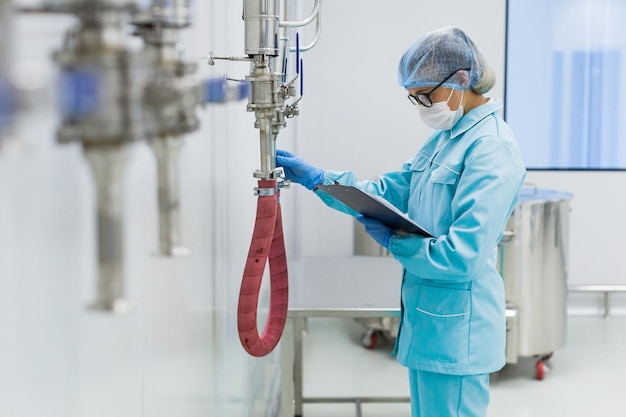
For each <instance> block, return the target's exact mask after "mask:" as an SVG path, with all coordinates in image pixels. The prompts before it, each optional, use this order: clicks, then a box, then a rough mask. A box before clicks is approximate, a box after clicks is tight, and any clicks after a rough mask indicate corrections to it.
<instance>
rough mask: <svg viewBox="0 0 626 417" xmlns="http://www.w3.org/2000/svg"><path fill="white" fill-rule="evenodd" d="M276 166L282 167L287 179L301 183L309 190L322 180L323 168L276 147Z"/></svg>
mask: <svg viewBox="0 0 626 417" xmlns="http://www.w3.org/2000/svg"><path fill="white" fill-rule="evenodd" d="M276 166H278V167H282V168H283V170H284V171H285V177H286V178H287V179H288V180H290V181H293V182H297V183H298V184H302V185H304V186H305V187H306V188H308V189H309V190H312V189H314V188H315V186H316V185H318V184H321V183H322V181H324V171H323V170H321V169H319V168H315V167H314V166H312V165H309V164H307V163H306V162H304V160H303V159H302V158H300V157H297V156H296V155H294V154H292V153H290V152H287V151H283V150H282V149H276Z"/></svg>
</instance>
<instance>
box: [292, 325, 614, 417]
mask: <svg viewBox="0 0 626 417" xmlns="http://www.w3.org/2000/svg"><path fill="white" fill-rule="evenodd" d="M364 330H365V329H364V327H363V326H362V325H361V324H359V323H357V322H356V321H354V320H351V319H326V318H311V319H309V321H308V334H307V336H306V337H305V339H304V365H303V367H304V369H303V372H304V382H303V384H304V387H303V389H304V396H305V397H331V396H338V397H374V396H376V397H381V396H408V395H409V386H408V375H407V371H406V369H405V368H403V367H402V366H400V365H399V364H398V363H396V361H395V359H394V358H392V357H390V353H391V349H392V347H393V346H392V343H391V342H387V343H385V340H384V339H383V342H380V343H379V344H378V346H377V348H375V349H373V350H368V349H365V348H364V347H362V345H361V336H362V334H363V332H364ZM550 365H551V366H550V368H551V370H550V372H548V373H547V374H546V376H545V378H544V379H543V380H542V381H538V380H536V379H535V359H534V358H525V357H523V358H520V360H519V363H518V364H516V365H507V366H506V367H505V368H504V369H503V370H502V371H500V372H499V373H497V374H495V375H492V378H491V403H490V406H489V411H488V413H487V415H488V417H548V416H549V417H583V416H584V417H589V416H603V417H604V416H618V415H624V414H623V413H624V410H625V409H626V391H625V390H624V381H626V318H624V317H613V318H610V319H604V318H601V317H569V318H568V330H567V342H566V344H565V346H564V347H563V348H561V349H559V350H557V351H556V352H555V353H554V356H553V357H552V359H551V360H550ZM410 414H411V413H410V406H409V404H408V403H398V404H373V403H363V404H362V415H363V417H392V416H393V417H410ZM356 415H357V413H356V406H355V405H354V404H314V403H305V404H304V408H303V417H354V416H356Z"/></svg>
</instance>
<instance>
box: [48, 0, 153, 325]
mask: <svg viewBox="0 0 626 417" xmlns="http://www.w3.org/2000/svg"><path fill="white" fill-rule="evenodd" d="M71 10H72V12H73V13H74V14H75V15H76V16H77V18H78V21H79V23H78V25H77V26H76V27H73V28H71V29H70V30H69V31H68V32H67V33H66V36H65V39H64V43H63V47H62V48H61V49H60V50H58V51H57V52H55V54H54V60H55V62H56V63H57V65H58V66H59V67H60V70H61V74H62V75H61V93H60V94H61V97H62V109H61V112H62V122H61V126H60V127H59V129H58V131H57V140H58V141H59V142H61V143H67V142H74V141H78V142H80V143H81V144H82V147H83V150H84V153H85V156H86V157H87V161H88V162H89V164H90V166H91V169H92V173H93V176H94V180H95V186H96V196H97V204H96V205H97V219H98V220H97V224H98V229H97V230H98V233H97V235H98V285H97V288H98V291H97V295H96V299H95V300H94V302H93V303H92V304H91V308H93V309H95V310H103V311H112V312H116V313H124V312H126V311H128V309H129V302H128V300H127V298H126V293H125V279H124V216H123V198H122V192H121V189H122V178H123V173H124V170H125V168H126V164H127V161H128V152H129V147H130V145H131V144H132V143H134V142H136V141H138V140H141V139H143V138H144V137H145V132H146V131H148V132H150V131H155V130H156V126H155V125H152V126H150V125H149V122H150V119H148V118H147V117H146V116H145V112H143V111H142V100H143V92H144V90H145V88H146V86H147V80H148V79H150V77H151V76H153V74H154V71H155V70H154V69H153V67H152V65H151V64H152V63H151V60H150V58H151V57H150V53H149V52H148V51H147V50H146V49H142V48H141V45H137V43H136V42H133V41H134V39H132V38H131V37H130V35H129V33H128V30H127V29H128V23H129V18H130V16H129V13H128V10H127V5H126V4H121V3H119V2H113V1H106V0H102V1H98V0H91V1H84V2H82V3H78V4H75V5H73V6H72V9H71Z"/></svg>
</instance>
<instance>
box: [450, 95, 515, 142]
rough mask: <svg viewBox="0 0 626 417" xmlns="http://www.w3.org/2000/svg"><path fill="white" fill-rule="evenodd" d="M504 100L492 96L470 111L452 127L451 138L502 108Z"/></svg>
mask: <svg viewBox="0 0 626 417" xmlns="http://www.w3.org/2000/svg"><path fill="white" fill-rule="evenodd" d="M503 105H504V104H503V103H502V100H499V99H494V98H490V99H489V101H488V102H486V103H485V104H481V105H480V106H478V107H475V108H473V109H472V110H470V111H468V112H467V113H466V114H465V115H464V116H463V117H462V118H461V119H460V120H459V121H458V122H457V124H455V125H454V126H453V127H452V129H450V139H454V138H455V137H457V136H459V135H462V134H463V133H465V132H467V131H468V130H469V129H471V128H472V127H473V126H474V125H476V124H477V123H478V122H480V121H481V120H482V119H484V118H485V117H487V116H489V115H490V114H493V113H495V112H497V111H498V110H500V109H501V108H502V107H503Z"/></svg>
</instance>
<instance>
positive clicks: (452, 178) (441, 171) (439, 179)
mask: <svg viewBox="0 0 626 417" xmlns="http://www.w3.org/2000/svg"><path fill="white" fill-rule="evenodd" d="M458 179H459V174H457V173H456V172H454V171H451V170H449V169H448V168H446V167H443V166H441V167H439V168H435V169H433V171H432V173H431V174H430V180H431V181H432V182H434V183H436V184H446V185H454V184H456V182H457V181H458Z"/></svg>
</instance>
